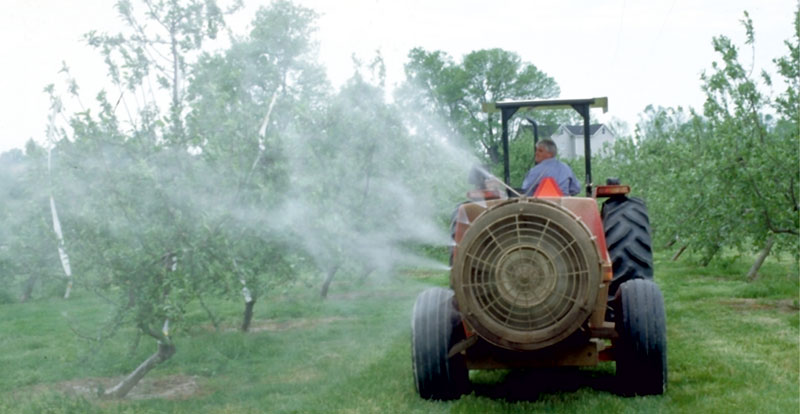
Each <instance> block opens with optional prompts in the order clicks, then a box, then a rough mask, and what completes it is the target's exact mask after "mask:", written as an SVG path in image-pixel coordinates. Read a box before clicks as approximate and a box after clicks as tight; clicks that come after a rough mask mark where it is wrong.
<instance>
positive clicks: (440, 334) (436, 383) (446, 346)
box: [411, 287, 469, 400]
mask: <svg viewBox="0 0 800 414" xmlns="http://www.w3.org/2000/svg"><path fill="white" fill-rule="evenodd" d="M462 339H464V330H463V329H462V327H461V315H460V314H459V312H458V311H457V310H456V309H455V306H454V305H453V291H452V290H450V289H444V288H438V287H436V288H429V289H426V290H425V291H423V292H422V293H420V295H419V296H418V297H417V302H416V303H415V304H414V310H413V315H412V318H411V360H412V361H411V362H412V365H413V368H414V381H415V384H416V387H417V391H418V392H419V395H420V396H421V397H422V398H426V399H431V400H451V399H456V398H459V397H460V396H461V395H462V394H464V393H466V392H467V390H468V388H469V376H468V372H469V371H468V370H467V364H466V361H465V360H464V356H463V355H462V354H460V353H457V354H455V355H453V356H452V357H449V358H448V353H449V352H450V349H451V348H452V347H453V345H455V344H456V343H458V342H459V341H461V340H462Z"/></svg>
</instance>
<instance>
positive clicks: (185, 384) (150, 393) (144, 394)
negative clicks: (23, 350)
mask: <svg viewBox="0 0 800 414" xmlns="http://www.w3.org/2000/svg"><path fill="white" fill-rule="evenodd" d="M124 378H125V377H122V376H120V377H108V378H81V379H74V380H69V381H64V382H59V383H55V384H42V385H35V386H33V387H31V388H27V389H25V390H19V391H18V392H20V393H26V394H27V393H43V392H57V393H62V394H66V395H73V396H80V397H84V398H87V399H98V398H100V397H101V395H102V393H103V391H104V390H108V389H111V388H113V387H114V386H115V385H117V384H119V383H120V381H122V380H123V379H124ZM200 382H201V379H200V378H198V377H197V376H194V375H191V376H189V375H168V376H164V377H153V378H148V377H145V378H142V380H141V381H139V383H138V384H136V386H135V387H134V388H133V389H132V390H131V391H130V392H129V393H128V395H127V396H126V397H125V398H126V399H130V400H149V399H156V398H161V399H166V400H184V399H187V398H190V397H193V396H195V395H197V394H198V393H199V392H200V390H201V386H200Z"/></svg>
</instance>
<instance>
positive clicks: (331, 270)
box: [320, 265, 339, 299]
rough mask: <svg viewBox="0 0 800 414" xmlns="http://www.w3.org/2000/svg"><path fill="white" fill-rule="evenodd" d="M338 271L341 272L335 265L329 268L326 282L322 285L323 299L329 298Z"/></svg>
mask: <svg viewBox="0 0 800 414" xmlns="http://www.w3.org/2000/svg"><path fill="white" fill-rule="evenodd" d="M337 270H339V265H334V266H331V267H329V268H328V275H327V276H326V277H325V281H324V282H323V283H322V292H320V296H321V297H322V299H325V298H327V297H328V288H330V286H331V282H333V276H334V275H335V274H336V271H337Z"/></svg>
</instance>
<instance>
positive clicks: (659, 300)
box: [614, 279, 667, 395]
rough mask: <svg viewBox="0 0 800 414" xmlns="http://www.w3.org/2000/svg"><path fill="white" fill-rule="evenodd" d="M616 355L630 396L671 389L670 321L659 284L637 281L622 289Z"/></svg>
mask: <svg viewBox="0 0 800 414" xmlns="http://www.w3.org/2000/svg"><path fill="white" fill-rule="evenodd" d="M616 327H617V332H618V333H619V339H618V340H617V341H616V343H615V345H614V348H615V351H614V354H615V356H616V360H617V377H618V379H619V382H620V386H621V389H620V391H621V392H622V393H623V394H626V395H655V394H663V393H664V391H666V388H667V322H666V313H665V312H664V298H663V296H662V295H661V290H659V288H658V285H656V284H655V282H653V281H650V280H642V279H636V280H631V281H629V282H625V283H623V284H622V285H621V286H620V288H619V313H618V315H617V321H616Z"/></svg>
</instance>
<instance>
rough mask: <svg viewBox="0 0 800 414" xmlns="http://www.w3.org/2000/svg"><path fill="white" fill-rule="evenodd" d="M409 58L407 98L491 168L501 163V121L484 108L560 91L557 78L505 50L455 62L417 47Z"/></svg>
mask: <svg viewBox="0 0 800 414" xmlns="http://www.w3.org/2000/svg"><path fill="white" fill-rule="evenodd" d="M408 58H409V63H407V64H406V77H407V79H408V81H407V85H406V86H405V90H404V91H402V92H401V93H400V96H401V98H402V100H403V101H405V102H406V105H409V106H410V107H414V108H416V109H417V110H422V111H430V112H431V113H434V114H436V115H438V116H439V117H441V119H443V120H445V122H446V123H447V126H448V128H450V129H451V130H452V131H453V133H455V134H458V135H460V136H462V137H463V138H464V139H466V141H467V142H469V143H470V145H472V146H473V148H474V151H475V152H476V153H477V154H479V156H480V157H482V158H485V159H486V160H487V161H488V162H490V163H491V164H492V166H494V165H497V164H498V163H499V162H500V160H501V159H502V158H501V157H502V156H501V154H502V148H501V140H500V133H501V131H500V117H499V115H498V114H493V113H485V112H483V110H482V105H483V104H484V103H490V102H496V101H501V100H507V99H541V98H552V97H555V96H558V94H559V93H560V90H559V87H558V84H556V82H555V80H553V78H551V77H550V76H548V75H547V74H545V73H544V72H542V71H540V70H539V69H538V68H537V67H536V66H534V65H533V64H531V63H526V62H522V60H521V59H520V57H519V56H518V55H517V54H515V53H513V52H509V51H505V50H502V49H486V50H478V51H474V52H471V53H468V54H467V55H465V56H464V58H463V59H462V61H461V62H460V63H455V62H453V59H452V58H451V57H450V56H449V55H448V54H447V53H445V52H442V51H433V52H429V51H426V50H424V49H422V48H415V49H412V50H411V51H410V52H409V54H408ZM548 118H550V119H552V118H551V117H548ZM512 135H515V134H512Z"/></svg>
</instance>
